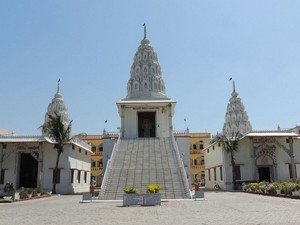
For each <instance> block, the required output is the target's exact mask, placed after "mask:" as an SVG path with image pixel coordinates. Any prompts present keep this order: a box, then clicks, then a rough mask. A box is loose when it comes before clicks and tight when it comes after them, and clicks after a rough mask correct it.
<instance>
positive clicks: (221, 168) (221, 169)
mask: <svg viewBox="0 0 300 225" xmlns="http://www.w3.org/2000/svg"><path fill="white" fill-rule="evenodd" d="M220 180H223V167H222V166H220Z"/></svg>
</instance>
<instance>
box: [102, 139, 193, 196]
mask: <svg viewBox="0 0 300 225" xmlns="http://www.w3.org/2000/svg"><path fill="white" fill-rule="evenodd" d="M114 151H115V152H114V153H113V155H112V158H111V160H110V165H109V167H108V169H107V172H106V173H107V174H106V175H105V176H106V178H105V181H104V184H103V186H102V192H100V196H99V197H100V199H110V200H113V199H122V197H123V189H124V188H125V187H128V186H134V187H135V188H136V189H137V191H138V193H146V189H147V186H148V185H149V184H158V185H160V186H162V187H163V190H161V191H160V193H161V194H162V198H163V199H184V198H188V194H189V193H188V192H189V190H188V188H186V187H185V185H184V176H186V175H185V174H184V175H182V173H183V172H182V169H180V165H181V164H180V162H179V160H178V157H177V156H176V154H177V153H176V149H175V147H174V146H173V144H172V139H171V138H137V139H121V140H119V143H118V146H117V147H116V148H115V150H114ZM180 160H181V159H180Z"/></svg>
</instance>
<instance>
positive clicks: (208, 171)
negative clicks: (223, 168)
mask: <svg viewBox="0 0 300 225" xmlns="http://www.w3.org/2000/svg"><path fill="white" fill-rule="evenodd" d="M208 180H209V181H210V169H208Z"/></svg>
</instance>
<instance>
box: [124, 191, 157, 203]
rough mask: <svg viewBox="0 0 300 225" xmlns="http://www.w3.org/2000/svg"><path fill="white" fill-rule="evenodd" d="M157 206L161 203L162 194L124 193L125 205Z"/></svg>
mask: <svg viewBox="0 0 300 225" xmlns="http://www.w3.org/2000/svg"><path fill="white" fill-rule="evenodd" d="M133 205H141V206H155V205H161V194H160V193H157V194H124V195H123V206H133Z"/></svg>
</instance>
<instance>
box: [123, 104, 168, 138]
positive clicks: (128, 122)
mask: <svg viewBox="0 0 300 225" xmlns="http://www.w3.org/2000/svg"><path fill="white" fill-rule="evenodd" d="M134 107H135V108H133V107H130V106H126V107H124V108H121V109H120V110H123V112H121V113H120V114H121V115H122V113H123V115H124V121H123V125H124V127H121V130H122V131H123V132H124V137H125V138H137V137H138V112H155V113H156V114H155V120H156V121H155V129H156V137H170V134H171V133H172V132H170V129H172V119H170V118H169V115H172V113H173V112H172V107H168V106H166V105H161V106H157V105H153V106H152V105H151V103H149V104H148V105H147V108H149V109H147V108H145V107H144V108H143V105H141V107H140V108H141V109H136V107H137V106H134Z"/></svg>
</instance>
